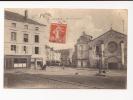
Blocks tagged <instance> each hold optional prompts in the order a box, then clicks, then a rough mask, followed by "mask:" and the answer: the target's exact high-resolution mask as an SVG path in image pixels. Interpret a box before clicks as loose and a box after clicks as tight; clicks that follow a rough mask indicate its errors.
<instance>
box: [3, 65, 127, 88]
mask: <svg viewBox="0 0 133 100" xmlns="http://www.w3.org/2000/svg"><path fill="white" fill-rule="evenodd" d="M97 72H98V69H92V68H69V67H68V68H66V67H65V68H64V69H63V68H61V67H58V66H57V67H47V69H46V71H45V70H34V69H26V68H25V69H11V70H5V74H4V87H5V88H34V89H37V88H46V89H125V88H126V78H127V77H126V75H127V74H126V70H108V71H106V76H97V75H96V73H97Z"/></svg>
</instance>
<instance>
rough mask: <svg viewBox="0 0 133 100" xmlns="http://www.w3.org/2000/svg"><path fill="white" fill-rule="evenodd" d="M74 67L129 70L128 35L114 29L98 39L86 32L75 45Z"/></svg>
mask: <svg viewBox="0 0 133 100" xmlns="http://www.w3.org/2000/svg"><path fill="white" fill-rule="evenodd" d="M74 57H75V58H74V59H75V60H73V61H74V65H75V66H77V67H99V66H101V67H103V68H109V69H126V68H127V35H125V34H123V33H120V32H117V31H115V30H113V29H112V28H111V29H110V30H109V31H107V32H105V33H104V34H102V35H100V36H99V37H97V38H94V39H93V38H92V36H90V35H87V34H86V33H85V32H83V34H82V35H81V36H80V37H79V39H78V40H77V43H76V45H75V55H74Z"/></svg>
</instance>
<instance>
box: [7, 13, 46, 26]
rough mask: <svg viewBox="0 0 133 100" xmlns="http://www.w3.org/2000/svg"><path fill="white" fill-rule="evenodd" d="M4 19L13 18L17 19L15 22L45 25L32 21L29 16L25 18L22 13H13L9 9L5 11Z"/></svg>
mask: <svg viewBox="0 0 133 100" xmlns="http://www.w3.org/2000/svg"><path fill="white" fill-rule="evenodd" d="M5 19H7V20H13V21H17V22H26V23H29V24H34V25H40V26H46V25H44V24H41V23H39V22H37V21H34V20H32V19H29V18H27V19H25V18H24V16H23V15H20V14H18V13H14V12H11V11H5Z"/></svg>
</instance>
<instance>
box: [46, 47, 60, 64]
mask: <svg viewBox="0 0 133 100" xmlns="http://www.w3.org/2000/svg"><path fill="white" fill-rule="evenodd" d="M45 53H46V64H47V65H52V66H55V65H60V62H61V53H60V52H59V51H58V50H54V48H53V47H50V46H48V45H46V46H45Z"/></svg>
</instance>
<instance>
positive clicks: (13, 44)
mask: <svg viewBox="0 0 133 100" xmlns="http://www.w3.org/2000/svg"><path fill="white" fill-rule="evenodd" d="M4 23H5V24H4V25H5V26H4V66H5V68H7V69H9V68H26V67H30V68H35V69H36V68H40V66H41V65H42V64H43V63H45V61H46V60H45V58H46V57H45V52H44V51H45V41H44V38H45V34H44V33H45V29H46V25H43V24H40V23H38V22H36V21H34V20H32V19H29V18H28V11H27V10H26V11H25V12H24V15H20V14H18V13H14V12H10V11H5V20H4Z"/></svg>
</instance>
